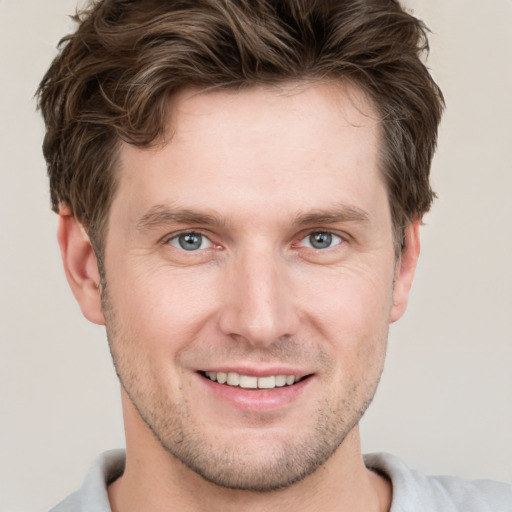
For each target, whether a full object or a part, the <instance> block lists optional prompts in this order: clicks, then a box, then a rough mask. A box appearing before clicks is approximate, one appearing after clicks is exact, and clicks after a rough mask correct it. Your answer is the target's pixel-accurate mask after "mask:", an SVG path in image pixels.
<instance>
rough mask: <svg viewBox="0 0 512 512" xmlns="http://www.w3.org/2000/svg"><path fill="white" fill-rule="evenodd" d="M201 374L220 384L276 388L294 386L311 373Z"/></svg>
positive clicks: (247, 387) (248, 387)
mask: <svg viewBox="0 0 512 512" xmlns="http://www.w3.org/2000/svg"><path fill="white" fill-rule="evenodd" d="M199 374H200V375H202V376H203V377H205V378H206V379H209V380H211V381H213V382H217V383H219V384H225V385H227V386H232V387H240V388H244V389H256V390H257V389H274V388H282V387H286V386H293V385H294V384H297V383H299V382H301V381H303V380H305V379H307V378H309V377H310V375H305V376H303V377H298V376H296V375H269V376H265V377H255V376H253V375H241V374H239V373H235V372H203V371H201V372H199Z"/></svg>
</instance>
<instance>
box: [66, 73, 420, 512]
mask: <svg viewBox="0 0 512 512" xmlns="http://www.w3.org/2000/svg"><path fill="white" fill-rule="evenodd" d="M168 135H169V136H171V135H172V137H170V139H171V141H170V142H169V143H167V144H161V145H158V146H155V147H154V148H152V149H140V148H135V147H131V146H129V145H126V144H124V145H122V147H121V151H120V168H119V175H118V179H119V188H118V192H117V194H116V196H115V198H114V200H113V203H112V207H111V211H110V217H109V229H108V234H107V237H106V246H105V262H104V265H105V268H104V271H105V279H104V280H103V282H102V283H101V284H100V276H99V273H98V268H97V263H96V259H95V256H94V251H93V250H92V247H91V245H90V242H89V240H88V238H87V235H86V233H85V231H84V230H83V229H82V228H81V226H80V224H79V223H78V222H77V221H76V219H74V217H73V216H72V215H71V214H70V212H69V209H67V208H63V209H62V211H61V215H60V225H59V242H60V245H61V250H62V256H63V261H64V266H65V269H66V274H67V277H68V280H69V282H70V284H71V287H72V289H73V292H74V293H75V296H76V298H77V300H78V302H79V304H80V306H81V308H82V311H83V313H84V315H85V316H86V317H87V318H88V319H89V320H91V321H93V322H95V323H99V324H106V327H107V333H108V338H109V343H110V347H111V351H112V354H113V358H114V362H115V365H116V370H117V372H118V375H119V376H120V381H121V385H122V400H123V411H124V421H125V428H126V438H127V465H126V470H125V473H124V475H123V476H122V477H121V478H119V479H118V480H117V481H116V482H115V483H114V484H112V485H111V486H110V488H109V497H110V500H111V503H112V507H113V510H114V511H121V512H129V511H131V510H141V509H144V510H148V511H157V510H172V509H174V507H175V508H176V509H178V510H185V511H186V510H195V511H197V510H209V511H211V510H214V511H216V510H219V511H221V510H222V511H226V510H238V509H239V507H240V506H241V505H243V507H244V510H251V511H253V510H254V511H256V510H278V509H279V510H282V508H283V507H287V508H290V507H293V509H294V510H298V511H301V510H320V509H321V510H324V511H329V510H333V511H334V510H337V511H340V510H347V511H348V510H350V511H357V510H361V511H363V510H365V511H377V510H379V511H384V510H388V509H389V506H390V500H391V489H390V486H389V484H388V483H387V481H386V480H384V479H383V478H381V477H379V476H377V475H375V474H374V473H371V472H370V471H368V470H367V469H366V468H365V467H364V464H363V461H362V456H361V450H360V444H359V432H358V426H357V425H358V422H359V420H360V418H361V416H362V414H363V413H364V411H365V409H366V407H367V406H368V405H369V403H370V402H371V399H372V398H373V395H374V393H375V389H376V386H377V383H378V380H379V377H380V374H381V371H382V366H383V363H384V356H385V351H386V343H387V335H388V327H389V324H390V323H391V322H394V321H396V320H397V319H398V318H399V317H400V316H401V315H402V314H403V312H404V310H405V307H406V303H407V298H408V293H409V289H410V286H411V283H412V278H413V274H414V269H415V265H416V261H417V258H418V254H419V237H418V229H419V228H418V223H417V222H416V223H414V224H411V225H410V226H408V228H407V230H406V245H405V248H404V250H403V252H402V254H401V256H400V257H399V258H397V257H396V254H395V253H394V245H393V236H392V233H393V230H392V225H391V215H390V208H389V204H388V198H387V193H386V188H385V185H384V183H383V180H382V177H381V173H380V171H379V161H378V149H379V142H380V129H379V123H378V121H377V116H376V115H375V112H374V109H373V108H372V105H371V103H370V102H369V101H368V100H367V99H366V98H365V97H364V96H363V95H362V94H361V93H360V92H358V91H357V90H356V89H354V88H352V87H349V86H342V85H340V84H337V85H333V84H327V83H322V84H309V85H307V86H298V85H297V84H288V85H286V86H283V87H281V88H279V89H277V88H272V89H271V88H263V87H258V88H252V89H248V90H244V91H238V92H234V91H216V92H208V93H200V92H198V91H194V90H185V91H183V92H182V93H180V94H179V95H177V96H176V97H174V98H173V100H172V102H170V107H169V130H168ZM192 232H193V233H197V234H198V235H200V238H198V240H200V241H201V246H200V248H199V249H197V250H193V251H187V250H184V249H183V248H182V247H181V245H180V238H179V235H182V234H183V233H192ZM315 233H324V234H325V233H327V234H329V235H330V236H331V244H330V245H327V246H326V247H325V248H321V249H318V248H315V247H313V246H312V245H311V244H312V241H314V240H313V239H312V238H311V235H312V234H315ZM181 240H182V241H183V239H181ZM101 291H102V292H103V293H101ZM204 371H236V372H238V373H244V374H247V375H255V376H262V375H268V374H281V373H286V374H295V375H298V376H300V377H305V378H304V380H302V382H300V384H296V385H295V386H291V387H289V388H282V389H274V390H269V391H260V390H242V389H240V388H229V389H230V391H229V392H228V393H227V394H226V386H223V385H221V384H217V383H212V382H211V381H210V380H208V379H206V378H205V377H204V376H203V374H202V373H201V372H204ZM255 397H256V398H255Z"/></svg>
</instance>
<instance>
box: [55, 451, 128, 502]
mask: <svg viewBox="0 0 512 512" xmlns="http://www.w3.org/2000/svg"><path fill="white" fill-rule="evenodd" d="M124 465H125V452H124V450H111V451H108V452H105V453H103V454H101V455H100V456H99V457H98V458H97V459H96V460H95V461H94V464H93V465H92V467H91V469H90V470H89V472H88V473H87V476H86V477H85V480H84V482H83V485H82V487H81V488H80V489H79V490H78V491H76V492H74V493H73V494H71V495H69V496H68V497H67V498H66V499H65V500H64V501H62V502H60V503H59V504H58V505H57V506H55V507H53V508H52V509H51V510H50V512H90V511H93V510H94V511H95V512H111V509H110V504H109V501H108V492H107V487H108V484H109V483H111V482H113V481H114V480H115V479H116V478H118V477H119V476H120V475H121V474H122V473H123V471H124Z"/></svg>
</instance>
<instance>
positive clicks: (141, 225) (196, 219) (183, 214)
mask: <svg viewBox="0 0 512 512" xmlns="http://www.w3.org/2000/svg"><path fill="white" fill-rule="evenodd" d="M169 224H203V225H208V226H220V225H223V224H224V222H223V221H222V220H221V219H220V218H219V217H217V216H215V215H209V214H206V213H200V212H195V211H192V210H187V209H183V210H182V209H180V210H176V209H173V208H171V207H169V206H165V205H155V206H153V207H152V208H151V209H150V210H149V211H148V212H147V213H145V214H144V215H143V216H142V217H141V218H140V219H139V220H138V221H137V223H136V228H137V231H145V230H150V229H154V228H157V227H160V226H165V225H169Z"/></svg>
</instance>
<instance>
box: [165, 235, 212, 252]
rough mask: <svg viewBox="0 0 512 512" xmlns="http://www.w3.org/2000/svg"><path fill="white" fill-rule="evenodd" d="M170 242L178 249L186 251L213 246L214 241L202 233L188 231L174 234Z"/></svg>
mask: <svg viewBox="0 0 512 512" xmlns="http://www.w3.org/2000/svg"><path fill="white" fill-rule="evenodd" d="M169 243H170V244H171V245H172V246H173V247H176V248H177V249H183V250H184V251H198V250H200V249H208V248H209V247H212V243H211V242H210V240H208V238H206V237H205V236H204V235H202V234H201V233H194V232H187V233H180V234H179V235H176V236H173V237H172V238H171V239H170V240H169Z"/></svg>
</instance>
